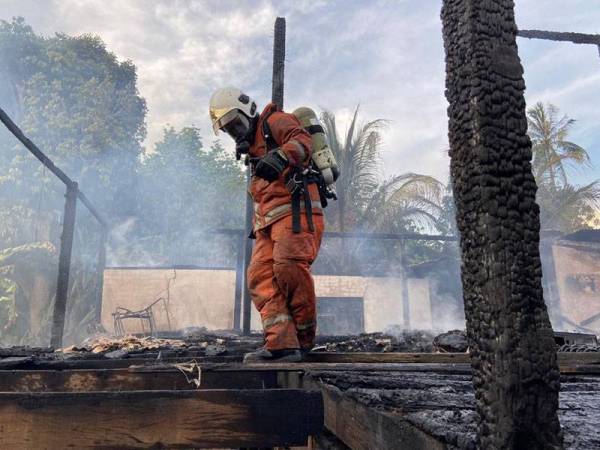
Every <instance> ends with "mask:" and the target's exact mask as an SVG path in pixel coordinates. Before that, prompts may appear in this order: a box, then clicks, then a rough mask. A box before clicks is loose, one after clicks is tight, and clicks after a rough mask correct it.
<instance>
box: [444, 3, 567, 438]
mask: <svg viewBox="0 0 600 450" xmlns="http://www.w3.org/2000/svg"><path fill="white" fill-rule="evenodd" d="M442 22H443V35H444V47H445V52H446V97H447V99H448V102H449V107H448V117H449V140H450V157H451V163H450V164H451V177H452V185H453V191H454V198H455V201H456V210H457V224H458V229H459V231H460V235H461V240H460V244H461V252H462V261H463V263H462V283H463V288H464V302H465V314H466V318H467V333H468V338H469V340H470V345H471V352H472V353H471V364H472V366H473V383H474V387H475V390H476V400H477V411H478V413H479V419H478V420H479V421H478V441H479V446H480V448H495V449H524V448H527V449H551V448H555V449H557V448H561V447H562V436H561V431H560V425H559V422H558V417H557V408H558V391H559V372H558V368H557V362H556V353H555V348H554V340H553V337H552V328H551V326H550V321H549V319H548V312H547V310H546V306H545V304H544V299H543V294H542V283H541V276H542V273H541V262H540V253H539V240H540V235H539V230H540V222H539V207H538V205H537V204H536V202H535V195H536V191H537V186H536V183H535V179H534V177H533V174H532V171H531V142H530V140H529V138H528V136H527V133H526V132H527V120H526V115H525V99H524V96H523V92H524V90H525V83H524V81H523V68H522V66H521V62H520V59H519V55H518V53H517V45H516V35H517V27H516V24H515V18H514V3H513V1H512V0H497V1H494V2H492V1H485V0H445V1H444V2H443V8H442Z"/></svg>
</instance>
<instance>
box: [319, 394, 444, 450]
mask: <svg viewBox="0 0 600 450" xmlns="http://www.w3.org/2000/svg"><path fill="white" fill-rule="evenodd" d="M315 386H316V388H318V389H319V390H320V392H321V393H322V394H323V404H324V409H325V427H326V428H327V429H328V430H329V431H331V432H332V433H333V434H334V435H335V436H336V437H337V438H338V439H340V440H341V441H342V442H344V444H346V445H347V446H348V447H350V448H351V449H353V450H372V449H378V450H396V449H398V448H410V449H411V450H445V449H446V448H448V447H447V446H446V444H445V443H443V442H441V441H440V440H438V439H436V438H435V437H433V436H431V435H428V434H427V433H425V432H423V431H421V430H420V429H419V428H417V427H416V426H414V425H413V424H411V423H409V422H407V421H405V420H403V419H402V418H401V417H398V416H395V415H393V414H390V413H388V412H385V411H381V410H380V409H377V408H371V407H368V406H366V405H363V404H361V403H359V402H357V401H356V400H354V399H352V398H350V397H348V396H345V395H344V394H343V392H342V391H340V390H339V389H338V388H336V387H335V386H330V385H326V384H319V383H315Z"/></svg>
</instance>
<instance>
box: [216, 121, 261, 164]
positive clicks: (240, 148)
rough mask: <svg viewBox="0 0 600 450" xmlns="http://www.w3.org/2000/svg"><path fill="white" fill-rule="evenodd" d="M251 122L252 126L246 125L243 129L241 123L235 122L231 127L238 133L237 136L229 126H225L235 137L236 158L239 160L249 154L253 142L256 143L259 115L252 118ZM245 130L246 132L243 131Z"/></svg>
mask: <svg viewBox="0 0 600 450" xmlns="http://www.w3.org/2000/svg"><path fill="white" fill-rule="evenodd" d="M249 123H250V126H249V127H248V128H246V127H245V126H244V127H243V129H242V127H241V126H239V124H235V125H234V126H233V127H231V128H230V129H231V131H232V132H234V133H235V134H236V135H235V136H234V135H233V134H231V133H230V132H229V131H228V130H227V129H226V128H228V127H224V129H225V131H226V132H227V133H228V134H229V135H230V136H231V137H233V138H234V139H235V158H236V159H237V160H238V161H239V160H240V158H241V156H242V155H246V154H248V152H249V151H250V147H252V144H254V137H255V133H256V124H257V123H258V116H256V117H252V118H250V119H249ZM244 130H245V133H244V132H243V131H244Z"/></svg>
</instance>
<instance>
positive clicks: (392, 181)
mask: <svg viewBox="0 0 600 450" xmlns="http://www.w3.org/2000/svg"><path fill="white" fill-rule="evenodd" d="M322 121H323V125H324V129H325V132H326V134H327V137H328V141H329V145H330V147H331V149H332V151H333V153H334V155H335V157H336V160H337V162H338V165H339V166H340V170H341V176H340V178H339V180H338V181H337V183H336V188H337V193H338V201H337V202H331V204H330V205H331V206H329V207H328V208H327V210H326V216H327V222H328V227H329V229H333V230H339V231H342V232H344V231H367V232H368V231H370V232H387V233H402V232H417V231H420V232H422V231H432V230H436V229H438V222H439V218H440V217H441V216H442V212H443V211H442V198H443V193H444V186H443V184H442V183H440V182H439V181H437V180H436V179H435V178H433V177H430V176H427V175H421V174H415V173H405V174H401V175H396V176H392V177H390V178H389V179H383V178H382V175H381V151H382V150H381V129H382V127H383V126H385V124H386V122H385V121H383V120H373V121H369V122H366V123H364V124H359V122H358V108H357V109H356V110H355V112H354V115H353V117H352V120H351V122H350V124H349V127H348V131H347V132H346V133H345V134H344V136H343V137H342V136H341V135H340V133H339V132H338V127H337V123H336V119H335V116H334V115H333V114H332V113H330V112H328V111H324V112H323V114H322ZM441 247H442V246H440V244H439V243H434V242H414V241H413V242H408V241H406V242H399V241H394V240H392V241H373V240H366V239H343V240H342V239H339V240H333V241H326V245H325V248H324V251H323V252H322V256H321V259H322V262H321V263H319V264H320V265H326V266H328V267H329V270H330V271H333V272H336V273H337V272H341V271H346V272H348V271H349V272H352V273H364V271H365V270H366V271H371V270H372V271H375V272H377V273H381V272H385V271H387V270H390V269H391V270H397V268H398V266H404V265H406V264H410V263H411V262H421V261H423V260H425V259H428V258H431V257H432V255H433V254H437V253H439V251H440V249H441ZM401 258H404V261H403V262H402V263H401V262H400V259H401ZM394 267H395V268H394Z"/></svg>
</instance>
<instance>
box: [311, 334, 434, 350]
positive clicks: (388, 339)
mask: <svg viewBox="0 0 600 450" xmlns="http://www.w3.org/2000/svg"><path fill="white" fill-rule="evenodd" d="M432 342H433V335H432V334H431V333H429V332H427V331H402V332H400V333H398V334H390V333H363V334H360V335H358V336H319V337H317V346H316V347H315V348H314V349H313V351H315V352H344V353H346V352H370V353H373V352H375V353H378V352H379V353H388V352H411V353H431V352H432V350H433V345H432Z"/></svg>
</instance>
